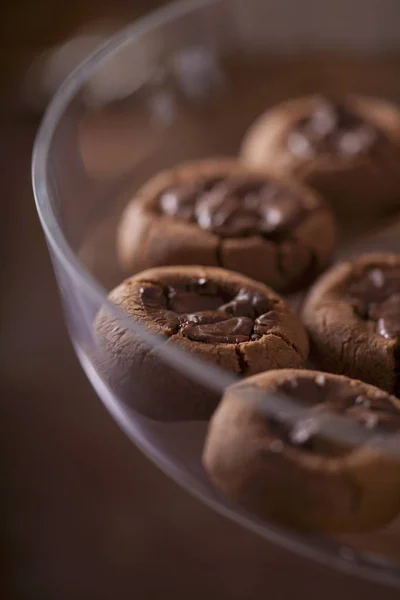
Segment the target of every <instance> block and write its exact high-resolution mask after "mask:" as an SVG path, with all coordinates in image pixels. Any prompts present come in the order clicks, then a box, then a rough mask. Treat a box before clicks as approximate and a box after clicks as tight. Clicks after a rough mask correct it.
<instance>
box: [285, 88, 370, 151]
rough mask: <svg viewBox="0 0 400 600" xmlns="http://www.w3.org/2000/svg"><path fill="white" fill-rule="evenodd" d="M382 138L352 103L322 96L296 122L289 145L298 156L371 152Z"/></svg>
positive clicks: (289, 138)
mask: <svg viewBox="0 0 400 600" xmlns="http://www.w3.org/2000/svg"><path fill="white" fill-rule="evenodd" d="M379 137H380V135H379V133H378V131H377V129H376V128H375V127H374V126H373V125H372V124H371V123H368V122H367V121H365V120H364V119H363V118H362V117H361V116H360V115H359V114H357V113H356V112H354V111H353V110H351V108H350V107H349V106H347V105H346V104H344V103H340V102H335V101H334V100H331V99H329V98H321V101H320V103H319V105H318V106H317V107H316V108H315V110H314V111H313V112H312V113H311V114H310V115H309V116H308V117H306V118H305V119H301V120H300V121H299V122H297V123H295V125H294V127H293V129H292V130H291V131H290V132H289V134H288V146H289V149H290V150H291V151H292V152H293V154H296V155H298V156H313V155H315V154H336V155H339V156H356V155H359V154H362V153H365V152H368V151H369V150H370V149H371V148H372V147H373V146H374V144H375V143H376V142H377V141H378V140H379Z"/></svg>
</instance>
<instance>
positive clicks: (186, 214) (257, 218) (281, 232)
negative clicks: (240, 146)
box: [160, 176, 309, 241]
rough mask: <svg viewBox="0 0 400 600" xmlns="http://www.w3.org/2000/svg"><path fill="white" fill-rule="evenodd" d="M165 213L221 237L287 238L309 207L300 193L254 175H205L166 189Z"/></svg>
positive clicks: (162, 202)
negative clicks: (218, 176) (255, 236)
mask: <svg viewBox="0 0 400 600" xmlns="http://www.w3.org/2000/svg"><path fill="white" fill-rule="evenodd" d="M160 208H161V210H162V212H163V213H165V214H167V215H170V216H173V217H178V218H179V219H182V220H185V221H191V222H194V223H197V225H199V227H201V228H202V229H205V230H207V231H211V232H212V233H215V234H217V235H218V236H220V237H246V236H251V235H261V236H263V237H265V238H267V239H271V240H277V241H279V240H280V239H282V238H284V237H285V236H286V235H287V234H288V233H289V232H290V231H291V230H292V229H293V228H294V227H296V226H297V225H298V224H299V223H300V222H301V221H302V220H303V219H304V217H305V215H306V214H307V212H308V210H309V209H307V208H306V207H305V205H304V203H303V201H302V198H301V197H300V195H299V194H296V193H295V192H294V191H292V190H289V189H284V188H282V187H280V186H278V185H277V184H276V183H274V182H269V183H267V182H266V181H265V180H261V179H257V178H255V177H243V176H231V177H224V178H222V177H220V178H216V177H214V178H211V177H209V178H202V179H200V180H198V181H196V182H194V183H190V184H189V183H188V184H186V185H184V184H182V185H181V186H179V187H176V188H173V189H171V190H168V191H166V192H164V193H163V194H162V195H161V197H160Z"/></svg>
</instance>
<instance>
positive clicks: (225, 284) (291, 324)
mask: <svg viewBox="0 0 400 600" xmlns="http://www.w3.org/2000/svg"><path fill="white" fill-rule="evenodd" d="M110 300H111V301H112V302H113V303H114V304H116V305H117V306H118V307H120V308H121V309H123V311H124V312H125V313H127V315H129V317H132V319H134V320H135V321H137V322H138V323H141V324H142V325H144V326H146V328H147V330H148V331H149V332H150V333H153V334H157V335H161V336H163V338H164V342H163V348H162V352H163V353H164V355H166V354H167V353H168V347H169V346H170V345H171V344H174V345H176V346H178V347H179V348H181V349H182V350H185V351H186V352H188V353H190V354H191V355H193V356H195V357H197V358H200V359H204V360H206V361H208V362H211V363H212V364H214V365H216V366H218V367H221V368H222V369H225V370H227V371H230V372H232V373H236V374H238V375H252V374H254V373H259V372H260V371H264V370H267V369H272V368H280V367H289V366H291V367H298V366H301V365H302V364H303V362H304V360H305V359H306V358H307V355H308V340H307V335H306V333H305V330H304V327H303V325H302V324H301V322H300V320H299V319H298V317H297V316H296V315H295V314H294V313H293V312H292V310H291V309H290V308H289V306H288V305H287V304H286V302H285V301H284V300H282V298H280V297H279V296H278V295H277V294H275V293H274V292H273V291H272V290H271V289H269V288H267V287H265V286H264V285H262V284H259V283H256V282H255V281H252V280H251V279H248V278H246V277H243V276H242V275H238V274H237V273H231V272H229V271H225V270H223V269H218V268H202V267H164V268H158V269H150V270H148V271H144V272H143V273H140V274H138V275H136V276H134V277H131V278H130V279H127V280H126V281H124V282H123V283H122V284H121V285H120V286H118V287H117V288H116V289H115V290H113V291H112V292H111V294H110ZM95 330H96V335H97V338H98V342H99V357H101V364H102V365H103V367H102V368H100V369H99V370H100V371H101V373H102V375H103V377H104V378H105V379H106V381H107V382H108V383H109V385H110V386H111V387H112V388H113V389H114V391H115V392H116V393H117V394H118V395H119V396H121V397H122V398H123V399H124V400H125V401H126V402H127V403H128V404H129V405H130V406H132V407H134V408H136V409H137V410H138V411H139V412H141V413H142V414H144V415H146V416H148V417H150V418H152V419H157V420H165V421H171V420H172V421H178V420H200V419H208V418H209V417H210V416H211V414H212V412H213V411H214V409H215V407H216V406H217V403H218V401H219V395H218V393H215V392H214V391H211V390H209V389H207V387H206V385H207V382H205V385H204V386H202V385H201V384H198V385H197V384H196V382H195V381H194V380H193V379H190V378H188V377H186V376H185V375H184V374H183V373H184V372H185V369H186V365H185V357H184V356H183V357H182V364H181V365H179V368H178V369H174V368H173V367H172V366H170V365H169V364H167V363H166V362H164V360H163V354H162V352H157V351H156V350H154V348H153V349H152V348H151V347H149V345H148V344H146V342H145V341H144V340H143V339H142V338H141V337H139V336H137V335H135V334H133V333H132V332H129V331H127V329H126V323H125V324H124V323H123V322H121V321H120V320H119V319H118V318H116V317H115V316H112V315H110V314H109V313H107V312H106V311H104V310H103V311H101V312H100V314H99V315H98V317H97V319H96V324H95ZM100 366H101V365H100Z"/></svg>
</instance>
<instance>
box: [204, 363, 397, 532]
mask: <svg viewBox="0 0 400 600" xmlns="http://www.w3.org/2000/svg"><path fill="white" fill-rule="evenodd" d="M399 432H400V401H399V400H398V399H397V398H395V397H393V396H390V395H389V394H387V393H385V392H383V391H382V390H379V389H378V388H375V387H373V386H371V385H368V384H365V383H363V382H361V381H358V380H354V379H350V378H348V377H345V376H343V375H333V374H328V373H322V372H317V371H306V370H298V369H281V370H274V371H269V372H267V373H260V374H258V375H255V376H253V377H251V378H249V379H247V380H245V381H243V382H241V383H238V384H235V385H232V386H230V387H229V388H228V389H227V390H226V392H225V395H224V397H223V400H222V402H221V403H220V405H219V407H218V409H217V411H216V413H215V414H214V416H213V418H212V420H211V424H210V429H209V433H208V437H207V440H206V444H205V450H204V454H203V463H204V465H205V468H206V469H207V471H208V473H209V474H210V476H211V478H212V480H213V481H214V483H215V484H216V485H217V487H219V488H220V489H221V490H222V491H224V492H225V493H227V494H228V495H229V496H230V497H232V498H233V499H234V500H236V501H239V502H240V503H242V504H244V505H245V506H246V508H248V509H250V510H252V511H254V512H256V513H257V514H260V515H261V516H263V517H266V518H268V519H271V518H272V519H276V520H278V521H281V522H284V523H286V524H289V525H290V526H294V527H296V528H300V529H302V530H309V531H336V532H346V531H347V532H351V531H353V532H361V531H367V530H371V529H374V528H377V527H381V526H382V525H385V524H387V523H389V522H390V521H391V520H392V519H393V518H394V517H395V516H396V515H397V513H398V511H399V500H400V478H399V476H398V469H399V465H398V447H399V435H398V434H399ZM393 450H394V452H393ZM293 498H296V501H295V502H293Z"/></svg>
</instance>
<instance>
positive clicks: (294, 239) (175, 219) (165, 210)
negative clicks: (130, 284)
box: [117, 159, 336, 291]
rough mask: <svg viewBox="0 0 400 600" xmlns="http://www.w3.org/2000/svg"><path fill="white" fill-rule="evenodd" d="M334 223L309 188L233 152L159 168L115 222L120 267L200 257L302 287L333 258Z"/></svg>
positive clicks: (283, 286)
mask: <svg viewBox="0 0 400 600" xmlns="http://www.w3.org/2000/svg"><path fill="white" fill-rule="evenodd" d="M335 234H336V226H335V220H334V217H333V214H332V212H331V210H330V209H329V208H328V207H327V206H326V204H325V202H324V201H323V200H322V199H321V198H319V197H318V196H317V195H316V194H315V193H314V192H311V191H310V190H308V189H306V188H304V187H302V186H299V185H298V184H296V183H293V182H291V181H289V180H286V179H283V180H282V179H281V180H279V179H276V177H272V176H269V175H268V174H266V173H265V172H262V171H260V170H258V171H257V170H254V169H250V168H248V167H245V166H243V165H241V164H240V163H238V162H237V161H235V160H233V159H214V160H204V161H196V162H189V163H184V164H182V165H179V166H178V167H176V168H174V169H171V170H169V171H165V172H163V173H161V174H159V175H157V176H156V177H155V178H154V179H152V180H151V181H150V182H149V183H148V184H147V185H145V186H144V187H143V188H142V189H141V190H140V191H139V192H138V193H137V194H136V196H135V197H134V198H133V200H132V201H131V202H130V203H129V204H128V206H127V208H126V210H125V212H124V214H123V216H122V220H121V223H120V226H119V231H118V236H117V237H118V239H117V247H118V256H119V259H120V262H121V264H122V266H123V267H124V268H125V269H126V270H127V271H129V272H130V273H132V272H137V271H141V270H142V269H146V268H149V267H154V266H163V265H174V264H202V265H210V266H220V267H224V268H227V269H232V270H234V271H238V272H240V273H243V274H245V275H247V276H248V277H252V278H253V279H256V280H258V281H261V282H263V283H265V284H267V285H270V286H271V287H273V288H274V289H277V290H278V291H294V290H297V289H300V288H302V287H305V286H306V285H307V284H309V283H310V282H311V281H312V280H313V279H314V278H315V277H316V275H317V274H319V273H320V272H321V271H322V270H323V269H324V268H325V267H326V266H327V265H328V264H329V262H330V260H331V257H332V253H333V250H334V246H335Z"/></svg>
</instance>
